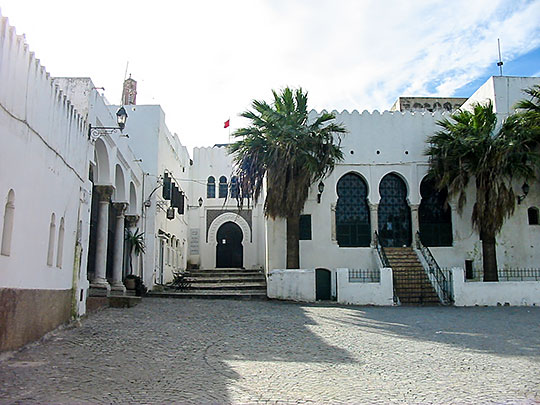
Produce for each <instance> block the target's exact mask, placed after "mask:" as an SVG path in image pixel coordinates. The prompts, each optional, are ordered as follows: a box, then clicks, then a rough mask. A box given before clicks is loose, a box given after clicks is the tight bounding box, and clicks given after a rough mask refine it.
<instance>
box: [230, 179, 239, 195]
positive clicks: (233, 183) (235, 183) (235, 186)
mask: <svg viewBox="0 0 540 405" xmlns="http://www.w3.org/2000/svg"><path fill="white" fill-rule="evenodd" d="M239 191H240V190H239V187H238V178H237V177H236V176H233V177H231V198H238V196H239V194H240V193H239Z"/></svg>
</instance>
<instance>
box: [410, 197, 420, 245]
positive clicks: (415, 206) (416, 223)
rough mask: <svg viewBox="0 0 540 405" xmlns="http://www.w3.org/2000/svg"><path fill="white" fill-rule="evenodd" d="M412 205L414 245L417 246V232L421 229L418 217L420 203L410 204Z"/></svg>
mask: <svg viewBox="0 0 540 405" xmlns="http://www.w3.org/2000/svg"><path fill="white" fill-rule="evenodd" d="M410 207H411V228H412V239H411V240H412V246H416V244H415V241H416V232H418V231H419V230H420V222H419V219H418V208H420V204H410Z"/></svg>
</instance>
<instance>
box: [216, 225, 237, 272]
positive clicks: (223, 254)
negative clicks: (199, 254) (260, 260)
mask: <svg viewBox="0 0 540 405" xmlns="http://www.w3.org/2000/svg"><path fill="white" fill-rule="evenodd" d="M243 238H244V235H243V233H242V229H240V227H239V226H238V225H237V224H235V223H234V222H225V223H224V224H223V225H221V226H220V227H219V229H218V231H217V246H216V267H217V268H242V267H243V265H244V262H243V257H244V250H243V246H242V240H243Z"/></svg>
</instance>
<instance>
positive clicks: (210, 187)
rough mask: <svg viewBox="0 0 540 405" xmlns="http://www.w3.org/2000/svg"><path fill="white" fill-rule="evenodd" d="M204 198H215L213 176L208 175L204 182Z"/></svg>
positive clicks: (214, 180)
mask: <svg viewBox="0 0 540 405" xmlns="http://www.w3.org/2000/svg"><path fill="white" fill-rule="evenodd" d="M206 198H216V179H214V177H213V176H210V177H208V182H207V183H206Z"/></svg>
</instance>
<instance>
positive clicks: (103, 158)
mask: <svg viewBox="0 0 540 405" xmlns="http://www.w3.org/2000/svg"><path fill="white" fill-rule="evenodd" d="M94 151H95V158H96V165H97V176H96V177H95V179H94V180H95V181H94V184H111V172H110V163H109V162H110V159H109V151H108V149H107V145H105V142H103V140H102V139H98V140H96V143H95V145H94ZM96 180H97V181H96Z"/></svg>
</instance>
